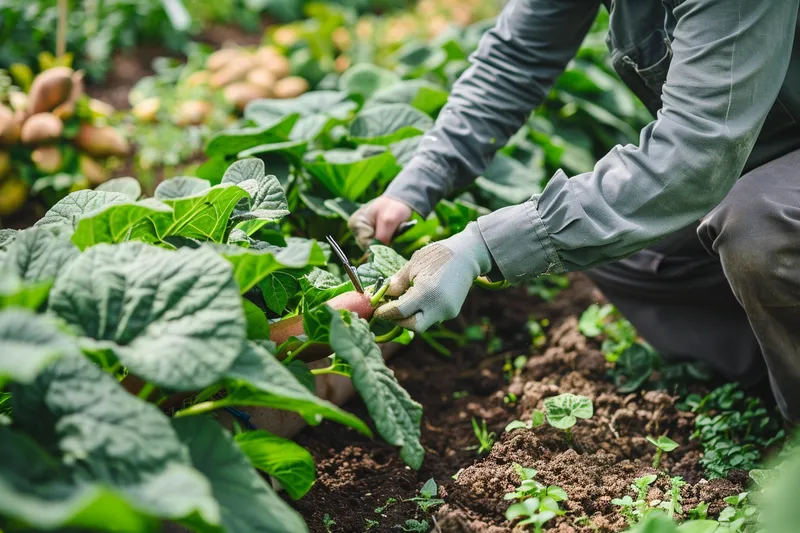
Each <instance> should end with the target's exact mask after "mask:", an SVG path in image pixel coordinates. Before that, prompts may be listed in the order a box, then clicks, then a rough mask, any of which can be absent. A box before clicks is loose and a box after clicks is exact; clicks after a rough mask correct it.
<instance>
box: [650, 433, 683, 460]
mask: <svg viewBox="0 0 800 533" xmlns="http://www.w3.org/2000/svg"><path fill="white" fill-rule="evenodd" d="M647 442H649V443H650V444H652V445H653V446H655V447H656V454H655V456H654V457H653V468H658V465H660V464H661V456H662V455H663V454H664V453H669V452H671V451H673V450H674V449H676V448H677V447H678V443H677V442H675V441H674V440H672V439H670V438H669V437H667V436H666V435H662V436H660V437H658V439H654V438H653V437H647Z"/></svg>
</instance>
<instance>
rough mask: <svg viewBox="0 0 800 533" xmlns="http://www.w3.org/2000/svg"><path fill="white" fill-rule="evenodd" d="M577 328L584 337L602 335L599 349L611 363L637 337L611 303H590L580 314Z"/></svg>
mask: <svg viewBox="0 0 800 533" xmlns="http://www.w3.org/2000/svg"><path fill="white" fill-rule="evenodd" d="M578 329H579V330H580V332H581V333H582V334H583V335H584V336H586V337H590V338H595V337H603V343H602V346H601V350H602V351H603V354H604V355H605V356H606V359H607V360H608V361H610V362H612V363H613V362H615V361H616V360H617V359H618V358H619V357H620V355H621V354H622V353H623V352H624V351H625V350H626V349H628V348H630V347H631V346H632V345H633V344H634V342H636V339H637V334H636V330H635V329H634V327H633V325H632V324H631V323H630V322H628V321H627V320H626V319H625V318H623V317H622V316H621V315H620V314H619V312H618V311H617V309H616V308H615V307H614V306H613V305H611V304H606V305H603V306H600V305H597V304H592V305H590V306H589V308H588V309H586V311H584V312H583V314H582V315H581V317H580V319H579V321H578Z"/></svg>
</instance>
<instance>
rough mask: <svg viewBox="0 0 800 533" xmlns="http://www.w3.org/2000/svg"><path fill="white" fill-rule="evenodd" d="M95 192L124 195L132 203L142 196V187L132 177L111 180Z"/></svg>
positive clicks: (96, 188)
mask: <svg viewBox="0 0 800 533" xmlns="http://www.w3.org/2000/svg"><path fill="white" fill-rule="evenodd" d="M94 190H96V191H102V192H117V193H120V194H124V195H125V196H127V197H128V200H130V201H131V202H135V201H136V200H138V199H139V197H140V196H141V195H142V186H141V185H140V184H139V180H137V179H136V178H131V177H124V178H114V179H110V180H108V181H107V182H105V183H101V184H100V185H98V186H97V187H95V189H94Z"/></svg>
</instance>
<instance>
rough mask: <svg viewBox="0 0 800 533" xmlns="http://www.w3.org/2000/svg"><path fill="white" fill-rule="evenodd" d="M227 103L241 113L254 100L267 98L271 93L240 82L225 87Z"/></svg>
mask: <svg viewBox="0 0 800 533" xmlns="http://www.w3.org/2000/svg"><path fill="white" fill-rule="evenodd" d="M222 95H223V96H224V97H225V101H226V102H228V103H229V104H231V105H233V106H235V107H236V109H238V110H239V111H242V110H244V108H245V106H246V105H247V104H248V103H250V102H251V101H253V100H257V99H259V98H266V97H267V96H268V95H269V92H268V91H267V90H266V89H264V88H262V87H256V86H255V85H252V84H250V83H245V82H239V83H232V84H231V85H228V86H227V87H225V92H223V93H222Z"/></svg>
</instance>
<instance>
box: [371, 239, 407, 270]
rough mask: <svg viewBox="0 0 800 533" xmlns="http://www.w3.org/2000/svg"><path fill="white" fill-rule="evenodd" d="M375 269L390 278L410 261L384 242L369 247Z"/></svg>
mask: <svg viewBox="0 0 800 533" xmlns="http://www.w3.org/2000/svg"><path fill="white" fill-rule="evenodd" d="M369 251H370V253H371V254H372V262H373V263H374V264H375V269H376V270H377V271H378V272H380V273H381V274H382V275H383V276H384V277H387V278H390V277H392V276H394V275H395V274H397V272H398V271H399V270H400V269H401V268H403V266H405V264H406V263H408V260H407V259H406V258H405V257H403V256H402V255H400V254H398V253H397V252H395V251H394V250H393V249H392V248H389V247H388V246H384V245H382V244H376V245H373V246H370V247H369Z"/></svg>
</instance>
